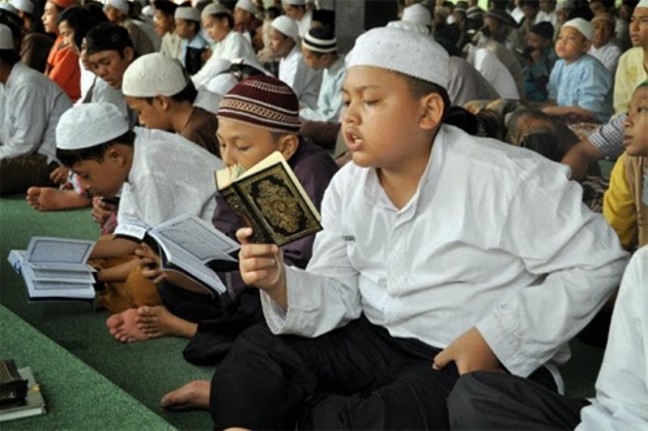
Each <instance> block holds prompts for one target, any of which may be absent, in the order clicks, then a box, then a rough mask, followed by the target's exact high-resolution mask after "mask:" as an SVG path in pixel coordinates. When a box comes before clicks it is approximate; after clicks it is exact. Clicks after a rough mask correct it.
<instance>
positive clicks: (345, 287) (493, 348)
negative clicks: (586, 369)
mask: <svg viewBox="0 0 648 431" xmlns="http://www.w3.org/2000/svg"><path fill="white" fill-rule="evenodd" d="M447 62H448V55H447V54H446V53H445V51H444V50H443V48H442V47H441V46H439V45H438V44H437V43H435V42H434V41H432V40H431V39H430V38H428V37H426V36H423V35H419V34H416V33H413V32H408V31H405V30H399V29H395V28H377V29H373V30H370V31H368V32H367V33H365V34H363V35H362V36H360V37H359V38H358V39H357V41H356V44H355V47H354V48H353V50H352V52H351V53H350V54H349V56H348V63H347V65H348V69H347V76H346V79H345V83H344V86H343V94H344V100H345V106H346V109H345V111H344V113H343V116H342V128H343V135H344V137H345V140H346V142H347V145H348V147H349V150H350V151H351V153H352V157H353V163H349V164H347V165H345V166H344V168H342V169H341V170H340V171H339V172H338V174H337V175H336V176H335V177H334V178H333V180H332V181H331V184H330V185H329V188H328V189H327V191H326V194H325V196H324V200H323V202H322V225H323V227H324V230H323V231H322V232H320V233H319V234H318V235H317V237H316V241H315V245H314V249H313V258H312V259H311V261H310V262H309V265H308V267H307V269H306V270H301V269H298V268H294V267H290V266H287V265H285V264H284V263H283V262H282V256H281V253H280V251H279V250H278V249H277V247H276V246H274V245H268V244H248V243H247V239H248V238H249V237H250V235H251V234H252V232H250V229H246V228H244V229H241V230H239V231H238V232H237V236H238V238H239V239H240V241H241V242H242V244H243V245H242V247H241V250H240V253H239V266H240V270H241V276H242V278H243V280H244V281H245V282H246V283H248V284H250V285H253V286H255V287H257V288H259V289H261V291H262V293H261V302H262V305H263V311H264V314H265V318H266V322H267V327H264V326H263V325H258V326H255V327H253V328H250V329H249V330H247V331H245V332H244V333H242V334H241V335H239V337H238V338H237V340H236V341H235V343H234V345H233V346H232V349H231V350H230V352H229V353H228V355H227V357H226V358H225V359H224V360H223V362H222V363H221V364H220V365H219V366H218V368H217V369H216V372H215V374H214V377H213V380H212V382H211V386H210V387H209V389H208V390H207V391H206V393H205V392H202V393H201V394H200V395H199V396H197V394H196V393H195V392H193V393H190V394H187V393H184V394H183V393H181V392H178V393H177V394H176V395H177V396H176V397H175V400H174V401H175V402H177V403H182V402H183V401H184V402H189V403H194V404H198V405H202V406H205V405H206V404H209V406H210V413H211V415H212V418H213V419H214V421H215V426H216V428H218V429H221V428H229V427H245V428H259V429H264V428H289V427H293V426H294V425H295V423H296V421H297V419H298V418H299V417H301V419H303V420H304V421H305V422H304V423H305V424H306V426H312V427H313V428H324V429H332V428H340V427H357V428H365V429H385V428H392V429H393V428H401V429H405V428H406V429H423V428H426V429H435V428H447V427H448V417H447V409H446V398H447V395H448V393H449V392H450V390H451V389H452V386H453V385H454V382H455V381H456V380H457V378H458V377H459V375H460V374H463V373H466V372H468V371H472V370H483V369H503V370H506V371H508V372H510V373H513V374H516V375H519V376H523V377H528V378H530V379H531V380H534V381H537V382H540V383H541V384H544V385H546V386H548V387H551V388H553V389H556V388H557V386H558V385H559V382H560V379H559V373H558V371H557V366H558V365H560V364H562V363H563V362H565V361H566V360H567V358H568V350H567V346H566V343H567V341H568V340H569V339H570V338H571V337H573V336H574V335H575V334H576V333H577V332H578V331H579V330H580V329H581V328H582V327H583V326H584V325H585V324H586V323H587V321H588V319H590V318H591V317H593V315H594V313H595V312H596V310H597V309H599V308H600V307H601V306H602V305H603V303H604V302H605V300H606V298H607V297H608V296H609V294H610V293H611V291H612V289H613V288H614V287H615V286H616V285H617V284H618V281H619V278H620V276H621V272H622V270H623V267H624V265H625V263H626V260H627V254H626V253H625V252H624V251H623V250H622V249H621V248H620V246H619V244H618V240H617V238H616V236H615V235H614V232H612V230H611V229H610V228H609V226H608V225H607V224H606V223H605V220H603V218H602V217H601V216H600V215H595V214H593V213H591V212H590V211H589V210H587V209H586V208H585V207H584V206H583V205H582V203H581V198H580V193H581V192H580V187H579V186H578V185H577V184H575V183H573V182H570V181H569V180H568V170H567V169H566V168H565V167H563V166H561V165H557V164H555V163H551V162H548V161H547V160H546V159H544V158H542V157H540V156H538V155H537V154H535V153H532V152H530V151H527V150H524V149H520V148H514V147H511V146H507V145H505V144H503V143H500V142H497V141H495V140H492V139H487V138H476V137H473V136H470V135H468V134H466V133H464V132H463V131H461V130H459V129H457V128H455V127H453V126H449V125H445V124H444V118H445V116H446V112H447V110H448V109H449V107H450V105H449V103H448V97H447V92H446V90H445V85H446V84H447V81H448V76H447ZM275 334H276V335H275ZM201 387H203V388H204V385H203V386H201ZM324 393H328V394H332V395H330V396H323V394H324ZM187 395H189V396H187ZM183 397H184V398H183ZM200 403H202V404H200ZM304 410H306V411H307V412H310V414H309V415H307V416H304V415H303V413H304Z"/></svg>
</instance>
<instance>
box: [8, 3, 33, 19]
mask: <svg viewBox="0 0 648 431" xmlns="http://www.w3.org/2000/svg"><path fill="white" fill-rule="evenodd" d="M11 4H12V5H13V7H15V8H16V9H18V10H21V11H23V12H25V13H28V14H30V15H31V14H32V13H34V3H32V2H31V1H30V0H11Z"/></svg>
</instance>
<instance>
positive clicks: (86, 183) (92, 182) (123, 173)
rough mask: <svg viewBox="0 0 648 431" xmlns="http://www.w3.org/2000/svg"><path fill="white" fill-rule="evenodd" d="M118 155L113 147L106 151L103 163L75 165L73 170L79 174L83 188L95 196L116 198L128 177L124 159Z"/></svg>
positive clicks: (83, 162)
mask: <svg viewBox="0 0 648 431" xmlns="http://www.w3.org/2000/svg"><path fill="white" fill-rule="evenodd" d="M117 153H118V151H117V150H115V148H114V146H112V147H109V148H108V149H107V150H106V153H105V154H104V159H103V161H102V162H101V163H99V162H97V161H96V160H84V161H82V162H79V163H76V164H74V166H72V167H71V169H72V172H74V173H75V174H77V176H78V178H79V183H80V184H81V187H83V189H85V190H88V191H89V192H90V193H92V194H93V195H98V196H104V197H108V198H110V197H113V196H116V195H117V194H118V193H119V191H120V190H121V188H122V185H123V184H124V182H125V181H126V178H127V176H128V170H127V169H125V168H124V165H123V159H122V157H121V156H120V155H119V154H117Z"/></svg>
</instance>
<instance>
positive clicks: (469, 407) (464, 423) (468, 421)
mask: <svg viewBox="0 0 648 431" xmlns="http://www.w3.org/2000/svg"><path fill="white" fill-rule="evenodd" d="M492 374H493V373H492V372H487V371H477V372H474V373H469V374H464V375H463V376H461V377H460V378H459V380H457V383H455V385H454V388H453V389H452V392H450V396H449V397H448V414H449V417H450V428H451V429H475V428H480V427H481V426H483V422H482V419H483V417H482V416H483V409H482V408H480V406H481V405H483V403H484V401H485V400H487V399H488V397H489V395H488V393H489V391H490V385H489V384H488V381H489V380H491V377H492Z"/></svg>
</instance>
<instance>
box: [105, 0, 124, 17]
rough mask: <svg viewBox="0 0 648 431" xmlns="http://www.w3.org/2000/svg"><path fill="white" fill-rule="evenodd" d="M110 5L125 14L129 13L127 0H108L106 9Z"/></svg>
mask: <svg viewBox="0 0 648 431" xmlns="http://www.w3.org/2000/svg"><path fill="white" fill-rule="evenodd" d="M108 6H112V7H114V8H115V9H117V10H118V11H120V12H122V13H123V14H126V15H128V2H127V1H126V0H106V5H105V6H104V10H106V7H108Z"/></svg>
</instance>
